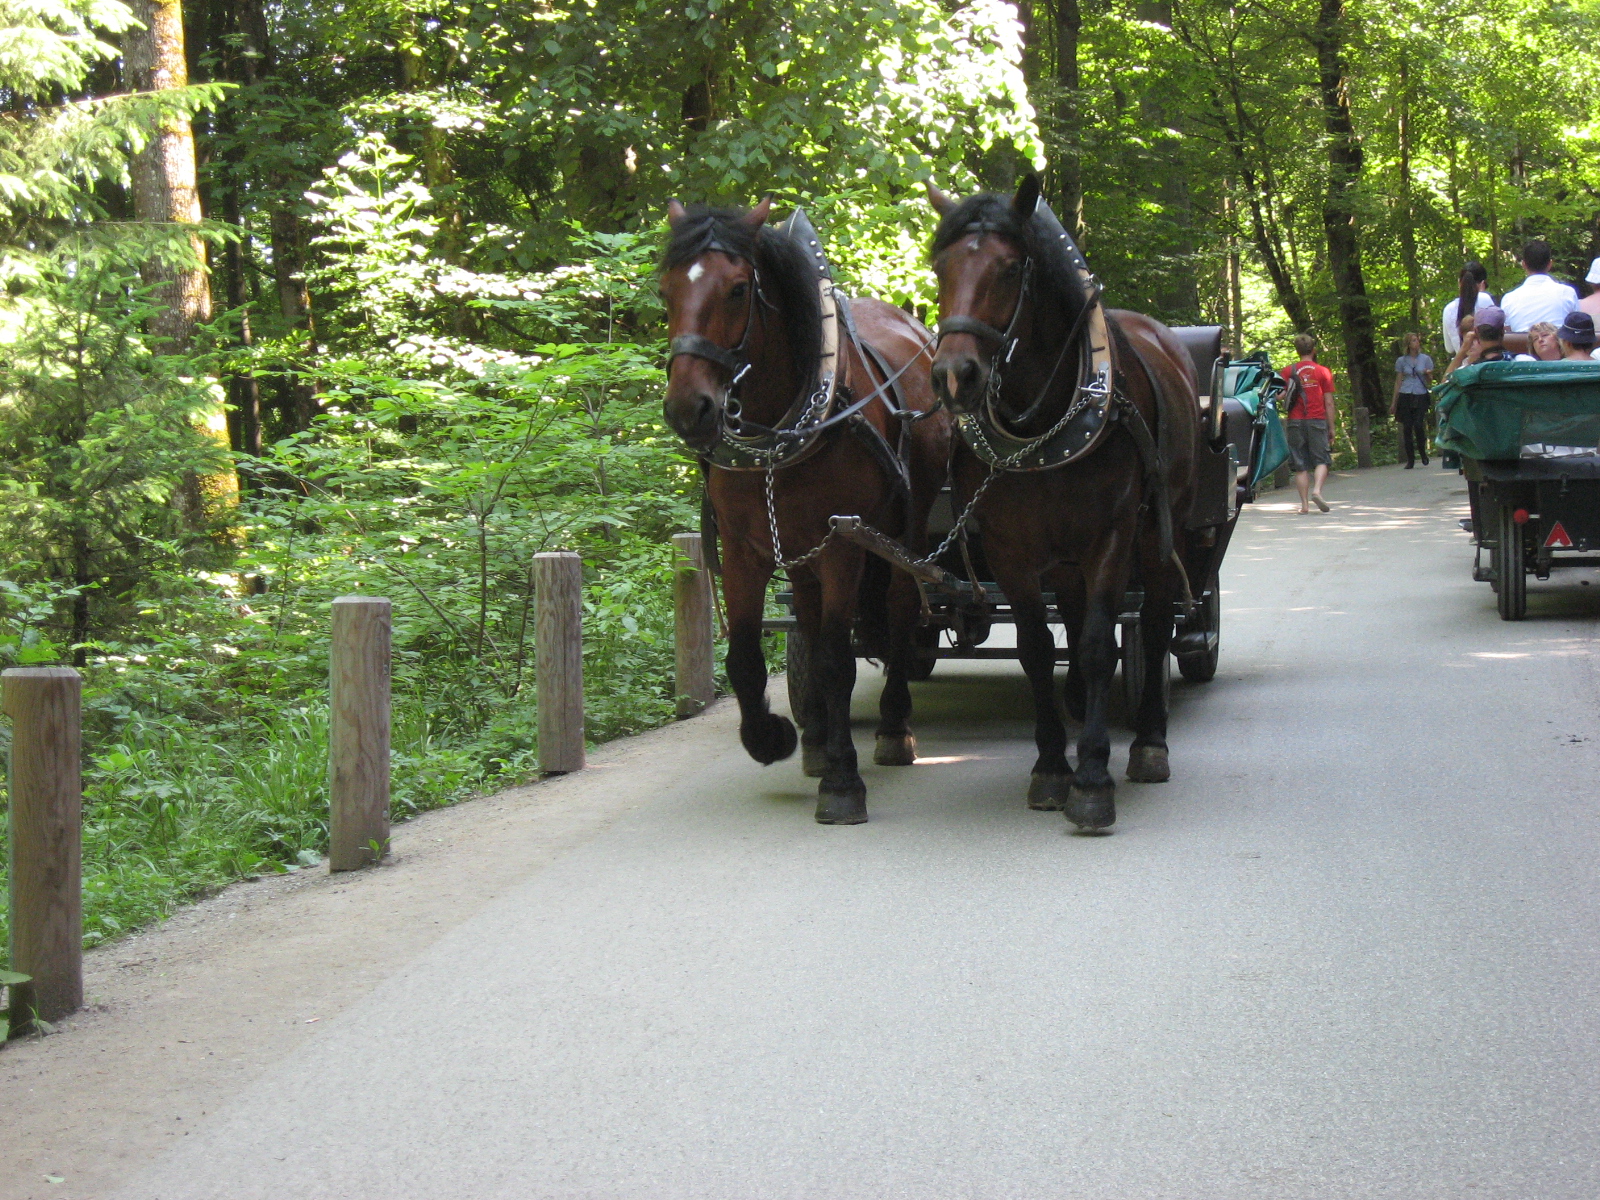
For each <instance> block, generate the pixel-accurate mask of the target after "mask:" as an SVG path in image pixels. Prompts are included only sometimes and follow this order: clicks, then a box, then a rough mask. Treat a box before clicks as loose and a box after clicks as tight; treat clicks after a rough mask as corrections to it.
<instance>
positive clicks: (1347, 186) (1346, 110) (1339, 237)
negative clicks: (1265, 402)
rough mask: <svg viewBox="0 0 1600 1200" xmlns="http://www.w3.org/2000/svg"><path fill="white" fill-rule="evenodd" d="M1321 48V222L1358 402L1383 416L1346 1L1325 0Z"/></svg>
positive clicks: (1318, 29)
mask: <svg viewBox="0 0 1600 1200" xmlns="http://www.w3.org/2000/svg"><path fill="white" fill-rule="evenodd" d="M1312 45H1313V46H1314V47H1315V49H1316V52H1317V76H1318V92H1319V93H1320V97H1321V100H1322V117H1323V125H1324V127H1325V128H1326V129H1327V132H1328V189H1327V193H1326V195H1325V196H1324V197H1323V205H1322V227H1323V230H1324V232H1325V233H1326V235H1327V240H1328V268H1329V271H1330V273H1331V274H1332V275H1333V287H1334V291H1335V293H1336V294H1337V295H1338V297H1339V325H1340V327H1341V330H1342V332H1343V334H1344V347H1345V369H1346V371H1347V372H1348V374H1349V376H1350V394H1351V397H1352V399H1353V401H1354V403H1357V404H1360V405H1362V406H1364V407H1365V408H1367V409H1368V410H1369V411H1371V412H1372V413H1373V414H1374V415H1375V416H1377V417H1378V418H1379V419H1380V420H1381V419H1382V418H1383V417H1384V416H1386V415H1387V414H1388V406H1387V404H1386V403H1385V402H1384V401H1385V397H1384V392H1383V383H1382V380H1381V377H1380V375H1379V372H1378V352H1377V347H1376V345H1375V344H1374V340H1373V330H1372V305H1371V302H1370V301H1369V300H1368V299H1367V283H1366V279H1365V277H1364V276H1363V275H1362V271H1361V238H1360V234H1359V231H1358V230H1357V228H1356V200H1357V192H1358V190H1359V188H1360V186H1361V169H1362V165H1363V157H1362V152H1361V141H1360V139H1359V138H1357V137H1356V132H1355V124H1354V122H1353V121H1352V120H1351V116H1350V94H1349V80H1348V78H1347V77H1346V73H1345V62H1344V0H1321V3H1320V7H1319V9H1318V13H1317V23H1316V25H1315V27H1314V30H1313V34H1312Z"/></svg>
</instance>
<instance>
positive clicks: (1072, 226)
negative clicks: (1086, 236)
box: [1051, 0, 1083, 239]
mask: <svg viewBox="0 0 1600 1200" xmlns="http://www.w3.org/2000/svg"><path fill="white" fill-rule="evenodd" d="M1051 6H1052V9H1053V12H1054V16H1055V23H1056V78H1055V84H1056V102H1055V114H1054V115H1055V127H1056V129H1055V133H1056V146H1055V162H1054V164H1053V166H1054V167H1055V185H1056V198H1057V201H1058V203H1057V207H1058V209H1059V212H1058V214H1057V215H1058V216H1059V217H1060V218H1061V223H1062V224H1063V225H1064V226H1066V229H1067V232H1068V233H1070V234H1072V235H1073V237H1074V238H1078V239H1081V238H1082V236H1083V164H1082V160H1081V158H1080V155H1081V153H1082V148H1083V107H1082V96H1081V95H1080V94H1079V93H1080V89H1081V86H1082V79H1081V77H1080V74H1079V70H1078V39H1079V35H1080V34H1081V33H1082V32H1083V14H1082V13H1081V12H1080V11H1079V9H1078V0H1051Z"/></svg>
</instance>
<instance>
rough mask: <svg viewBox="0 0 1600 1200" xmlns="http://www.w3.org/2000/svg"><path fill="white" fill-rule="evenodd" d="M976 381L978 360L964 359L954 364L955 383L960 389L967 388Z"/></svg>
mask: <svg viewBox="0 0 1600 1200" xmlns="http://www.w3.org/2000/svg"><path fill="white" fill-rule="evenodd" d="M977 381H978V360H977V359H975V358H964V359H962V360H961V361H960V362H959V363H957V364H956V382H957V384H958V385H959V386H961V387H968V386H970V385H972V384H974V383H976V382H977Z"/></svg>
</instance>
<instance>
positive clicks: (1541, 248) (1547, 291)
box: [1480, 238, 1578, 333]
mask: <svg viewBox="0 0 1600 1200" xmlns="http://www.w3.org/2000/svg"><path fill="white" fill-rule="evenodd" d="M1522 269H1523V271H1525V272H1526V273H1527V278H1526V279H1524V280H1523V281H1522V285H1521V286H1520V287H1514V288H1512V289H1511V290H1510V291H1509V292H1507V293H1506V294H1505V295H1504V296H1502V297H1501V298H1500V308H1501V309H1502V310H1503V311H1504V312H1505V328H1507V329H1509V330H1510V331H1511V332H1512V333H1526V332H1527V331H1528V330H1529V329H1531V328H1533V326H1535V325H1537V324H1538V323H1539V322H1540V321H1549V322H1551V323H1555V322H1558V321H1560V320H1562V319H1563V318H1564V317H1565V316H1566V315H1567V314H1568V313H1569V312H1571V311H1572V310H1573V309H1575V308H1577V307H1578V293H1577V291H1576V290H1574V289H1573V288H1572V287H1571V286H1569V285H1568V284H1565V283H1560V282H1558V281H1557V280H1556V279H1555V278H1554V277H1553V276H1551V274H1550V243H1549V242H1545V241H1541V240H1539V239H1538V238H1534V239H1533V240H1532V241H1531V242H1529V243H1528V244H1527V245H1525V246H1524V247H1523V248H1522ZM1480 320H1481V317H1480Z"/></svg>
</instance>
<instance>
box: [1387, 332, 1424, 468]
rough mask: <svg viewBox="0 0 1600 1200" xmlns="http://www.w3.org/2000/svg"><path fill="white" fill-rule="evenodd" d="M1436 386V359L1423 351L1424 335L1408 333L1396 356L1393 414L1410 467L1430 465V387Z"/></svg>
mask: <svg viewBox="0 0 1600 1200" xmlns="http://www.w3.org/2000/svg"><path fill="white" fill-rule="evenodd" d="M1432 386H1433V359H1432V358H1430V357H1429V356H1428V355H1426V354H1424V353H1423V352H1422V335H1421V334H1420V333H1408V334H1406V352H1405V353H1404V354H1402V355H1401V356H1400V357H1399V358H1397V359H1395V360H1394V394H1393V395H1392V396H1390V398H1389V415H1390V416H1392V417H1394V418H1395V420H1397V421H1399V422H1400V444H1401V448H1402V449H1403V450H1404V451H1405V456H1406V470H1408V471H1409V470H1411V469H1412V468H1413V467H1415V466H1416V465H1417V461H1416V460H1417V458H1418V457H1421V459H1422V465H1423V466H1427V465H1428V389H1429V388H1431V387H1432Z"/></svg>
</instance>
